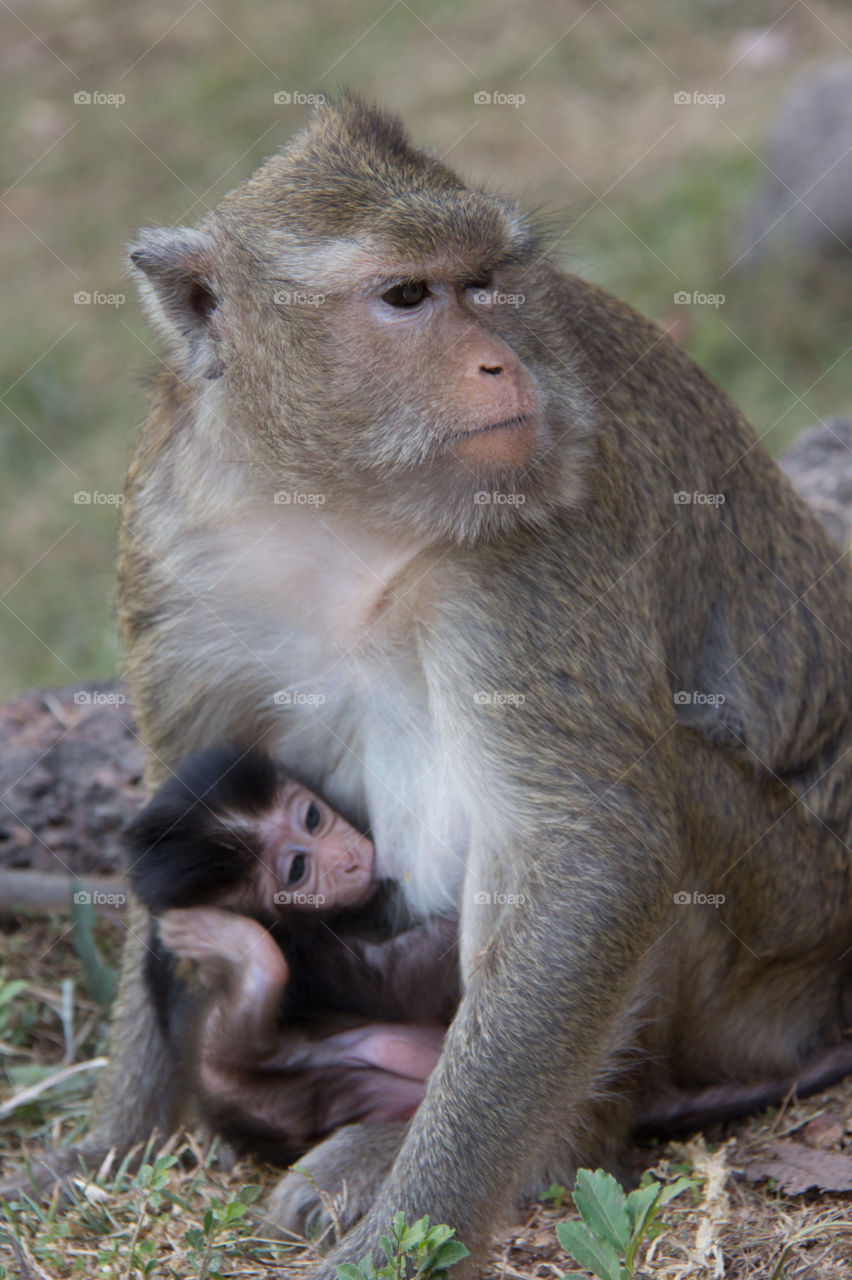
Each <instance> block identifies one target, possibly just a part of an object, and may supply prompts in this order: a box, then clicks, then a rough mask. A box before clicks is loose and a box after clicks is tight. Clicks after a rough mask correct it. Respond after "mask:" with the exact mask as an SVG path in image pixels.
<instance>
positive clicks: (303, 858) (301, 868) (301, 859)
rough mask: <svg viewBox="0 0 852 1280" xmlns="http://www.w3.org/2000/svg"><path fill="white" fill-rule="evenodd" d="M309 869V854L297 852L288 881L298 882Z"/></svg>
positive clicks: (291, 864) (290, 882)
mask: <svg viewBox="0 0 852 1280" xmlns="http://www.w3.org/2000/svg"><path fill="white" fill-rule="evenodd" d="M307 869H308V858H307V854H304V853H297V854H296V856H295V857H294V858H293V861H292V862H291V863H290V870H289V871H288V872H287V883H288V884H298V883H299V881H300V880H304V878H305V872H306V871H307Z"/></svg>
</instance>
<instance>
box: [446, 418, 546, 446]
mask: <svg viewBox="0 0 852 1280" xmlns="http://www.w3.org/2000/svg"><path fill="white" fill-rule="evenodd" d="M534 421H535V415H534V414H532V413H520V414H516V415H515V417H514V418H502V419H501V420H500V422H489V423H488V425H487V426H485V427H474V428H473V429H472V430H471V431H458V432H456V434H455V435H454V436H450V442H451V443H452V442H453V441H456V440H470V439H471V438H472V437H473V436H484V435H487V434H488V432H489V431H520V430H521V428H522V427H526V426H529V424H530V423H531V422H534Z"/></svg>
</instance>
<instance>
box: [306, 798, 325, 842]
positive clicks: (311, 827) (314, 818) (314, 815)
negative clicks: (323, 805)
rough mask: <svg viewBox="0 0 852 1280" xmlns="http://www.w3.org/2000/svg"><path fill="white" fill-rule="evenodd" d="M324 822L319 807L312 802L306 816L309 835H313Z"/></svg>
mask: <svg viewBox="0 0 852 1280" xmlns="http://www.w3.org/2000/svg"><path fill="white" fill-rule="evenodd" d="M321 822H322V814H321V813H320V811H319V808H318V806H317V805H316V804H315V803H314V801H313V800H312V801H311V803H310V804H309V805H308V812H307V813H306V814H305V828H306V830H307V831H308V833H309V835H313V833H314V832H315V831H316V829H317V827H318V826H319V824H320V823H321Z"/></svg>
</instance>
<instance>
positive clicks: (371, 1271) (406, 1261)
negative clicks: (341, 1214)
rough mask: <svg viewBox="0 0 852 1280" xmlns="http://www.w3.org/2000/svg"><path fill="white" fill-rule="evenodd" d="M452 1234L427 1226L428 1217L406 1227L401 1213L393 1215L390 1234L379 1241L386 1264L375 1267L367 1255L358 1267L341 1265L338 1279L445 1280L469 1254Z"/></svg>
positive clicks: (444, 1229) (346, 1264)
mask: <svg viewBox="0 0 852 1280" xmlns="http://www.w3.org/2000/svg"><path fill="white" fill-rule="evenodd" d="M454 1235H455V1232H454V1231H453V1228H452V1227H443V1226H436V1227H430V1226H429V1219H428V1218H421V1219H420V1220H419V1221H418V1222H415V1223H414V1225H413V1226H411V1227H407V1226H406V1225H405V1218H404V1216H403V1214H401V1213H395V1214H394V1218H393V1223H392V1225H391V1234H390V1235H389V1236H382V1238H381V1239H380V1240H379V1248H380V1249H381V1251H382V1253H383V1254H384V1255H385V1258H386V1262H384V1263H383V1264H382V1265H381V1266H379V1267H377V1266H375V1264H374V1263H373V1261H372V1259H371V1258H370V1257H369V1256H367V1257H366V1258H364V1259H363V1261H362V1262H361V1263H360V1264H359V1265H358V1266H355V1264H354V1263H353V1262H344V1263H342V1264H341V1265H340V1266H338V1268H337V1280H405V1277H411V1280H448V1274H447V1273H448V1270H449V1268H450V1267H452V1266H453V1265H454V1264H455V1263H456V1262H461V1260H462V1258H466V1257H467V1256H468V1254H469V1252H470V1251H469V1250H468V1249H466V1248H465V1247H464V1245H463V1244H462V1243H461V1241H460V1240H453V1239H452V1237H453V1236H454Z"/></svg>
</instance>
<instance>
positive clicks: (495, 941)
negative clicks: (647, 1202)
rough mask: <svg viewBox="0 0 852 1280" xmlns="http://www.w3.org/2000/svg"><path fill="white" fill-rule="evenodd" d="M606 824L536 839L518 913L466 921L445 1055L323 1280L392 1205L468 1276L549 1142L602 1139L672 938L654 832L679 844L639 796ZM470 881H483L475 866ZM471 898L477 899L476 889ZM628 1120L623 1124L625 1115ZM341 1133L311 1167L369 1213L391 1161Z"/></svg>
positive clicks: (375, 1230)
mask: <svg viewBox="0 0 852 1280" xmlns="http://www.w3.org/2000/svg"><path fill="white" fill-rule="evenodd" d="M625 793H626V789H622V795H624V794H625ZM610 794H611V793H610ZM606 819H607V820H606V823H605V824H604V823H603V822H601V823H600V828H599V829H598V830H594V829H593V828H594V827H595V826H596V825H597V824H595V823H594V822H593V821H592V820H591V819H589V818H588V817H586V818H585V819H584V824H583V826H584V830H583V832H582V834H583V836H584V837H585V838H584V840H583V843H582V845H578V846H573V845H572V843H569V840H570V837H567V838H566V840H565V843H564V845H563V847H562V848H561V850H558V851H556V852H554V850H553V846H552V841H551V844H550V846H548V844H547V841H546V839H544V838H542V839H540V840H530V842H529V843H530V845H531V846H533V847H536V848H540V849H543V850H545V851H546V852H543V853H542V856H541V859H540V861H539V862H538V864H537V865H536V866H535V867H534V868H532V869H531V870H530V872H529V874H528V877H527V879H525V880H523V881H521V882H520V883H519V884H513V885H512V886H511V888H512V890H513V892H514V894H515V901H516V902H517V903H518V905H517V906H513V907H512V908H510V909H508V910H506V911H505V912H503V913H502V915H501V916H499V917H498V924H497V927H496V928H494V925H493V924H492V925H491V926H490V927H491V928H494V932H493V933H491V934H490V936H489V934H488V931H487V930H488V926H483V925H482V924H481V922H480V923H479V924H478V923H477V922H476V921H471V919H470V914H468V917H467V919H466V920H463V922H462V939H463V953H464V954H467V955H468V956H471V955H475V954H476V953H477V951H478V952H479V953H480V955H479V958H478V959H476V960H474V961H473V963H472V964H470V965H469V969H470V973H469V980H468V985H467V988H466V990H465V993H464V996H463V998H462V1003H461V1006H460V1008H459V1012H458V1014H457V1016H456V1018H455V1020H454V1022H453V1023H452V1025H451V1027H450V1029H449V1032H448V1034H447V1039H446V1045H445V1050H444V1053H443V1055H442V1057H441V1060H440V1062H439V1064H438V1066H437V1068H436V1069H435V1072H434V1073H433V1075H432V1077H431V1079H430V1081H429V1086H428V1090H427V1094H426V1098H425V1100H424V1102H423V1105H422V1106H421V1107H420V1109H419V1110H418V1112H417V1113H416V1115H415V1116H414V1118H413V1120H412V1121H411V1125H410V1127H409V1129H408V1132H407V1134H406V1136H405V1140H404V1142H403V1146H402V1148H401V1150H400V1153H399V1155H398V1156H397V1158H396V1160H395V1162H394V1164H393V1168H392V1170H391V1172H390V1174H389V1176H388V1177H387V1178H386V1179H385V1180H384V1182H383V1183H382V1185H381V1187H380V1190H379V1192H378V1196H377V1198H376V1200H375V1201H374V1203H373V1205H372V1206H371V1208H370V1211H369V1212H368V1214H367V1215H366V1217H365V1218H364V1219H363V1220H362V1221H361V1222H360V1223H358V1225H357V1226H356V1227H355V1228H354V1229H353V1230H352V1231H351V1233H350V1234H349V1235H347V1237H346V1239H345V1240H344V1242H343V1244H342V1246H341V1247H339V1248H338V1249H336V1250H335V1252H334V1254H333V1255H332V1256H331V1257H330V1258H329V1259H328V1260H327V1261H326V1262H325V1263H323V1265H322V1267H321V1268H320V1269H319V1272H318V1274H319V1275H320V1276H321V1277H322V1280H331V1278H332V1277H334V1276H335V1275H336V1266H337V1265H339V1264H340V1263H342V1262H346V1261H357V1260H360V1259H362V1258H363V1257H364V1256H365V1254H368V1253H371V1252H372V1250H373V1249H374V1248H375V1246H376V1244H377V1241H378V1238H379V1236H380V1235H382V1234H383V1233H385V1232H386V1231H387V1228H388V1225H389V1223H390V1220H391V1218H392V1216H393V1214H394V1213H395V1212H396V1211H402V1212H403V1214H404V1215H405V1217H406V1220H407V1221H409V1222H410V1221H414V1220H415V1219H417V1218H420V1217H422V1216H423V1215H424V1214H428V1215H429V1217H430V1219H431V1220H432V1221H433V1222H441V1223H448V1224H450V1225H451V1226H453V1227H455V1228H456V1229H457V1231H458V1235H459V1238H460V1239H461V1240H462V1242H463V1243H464V1244H465V1245H467V1247H468V1248H469V1249H470V1250H471V1254H472V1258H471V1261H470V1263H469V1264H465V1265H464V1266H463V1267H462V1269H461V1270H462V1275H467V1274H471V1273H472V1272H473V1270H474V1268H475V1267H476V1265H477V1264H478V1262H479V1261H481V1259H482V1256H483V1254H484V1252H485V1250H486V1249H487V1246H488V1244H489V1242H490V1238H491V1234H492V1231H493V1228H494V1224H495V1221H496V1219H497V1218H498V1217H499V1216H500V1214H501V1213H503V1212H504V1211H505V1210H507V1209H508V1208H509V1206H510V1205H511V1203H512V1201H513V1200H514V1198H515V1196H516V1195H517V1193H518V1190H519V1188H520V1187H521V1186H522V1185H525V1184H528V1182H529V1179H530V1176H531V1174H532V1172H533V1171H534V1170H541V1169H543V1168H544V1167H545V1164H546V1163H547V1161H548V1159H549V1157H550V1156H551V1154H552V1150H553V1136H554V1135H555V1134H559V1133H564V1134H565V1138H566V1142H565V1147H566V1150H572V1149H573V1150H575V1151H591V1150H594V1149H595V1148H596V1146H597V1145H600V1146H602V1147H603V1146H605V1145H606V1141H605V1134H606V1130H605V1128H604V1119H603V1117H604V1115H605V1114H606V1113H605V1112H602V1111H599V1110H598V1108H597V1103H596V1099H595V1093H596V1088H597V1085H598V1083H599V1082H600V1081H601V1080H603V1079H606V1077H607V1075H608V1074H609V1071H610V1069H611V1067H612V1064H613V1062H614V1061H615V1060H616V1059H617V1057H618V1053H619V1052H620V1051H621V1050H622V1049H623V1048H624V1046H625V1044H626V1043H627V1042H629V1040H630V1038H631V1036H632V1035H633V1033H634V1020H635V1009H636V1007H637V1004H638V1002H639V996H640V993H641V990H642V989H643V985H644V983H645V979H646V971H645V965H646V960H645V957H646V956H647V955H648V954H649V952H650V951H651V949H652V947H653V945H654V942H655V941H656V939H657V937H658V936H662V935H663V934H664V932H665V926H664V924H663V916H664V913H665V910H666V904H667V903H668V902H669V901H671V893H670V889H669V886H668V884H667V873H666V872H665V871H664V864H663V862H662V858H661V857H660V856H659V855H657V854H656V853H655V851H654V849H653V848H651V847H649V846H650V844H651V839H650V837H651V834H652V833H653V835H654V836H655V837H657V838H659V839H660V842H661V844H662V847H664V848H666V849H671V848H675V847H676V844H675V842H674V840H673V839H671V838H670V837H669V833H668V831H667V829H666V824H665V823H664V822H662V821H660V820H659V819H657V821H656V822H653V821H652V820H651V818H650V816H649V815H648V814H647V813H646V812H644V811H643V809H642V804H641V801H640V799H639V797H638V796H637V793H636V792H635V791H634V792H633V793H632V801H631V802H628V805H627V806H626V808H625V811H624V812H622V813H621V814H618V813H617V811H616V810H615V801H613V804H612V809H611V811H610V813H608V814H607V815H606ZM578 826H579V824H578ZM519 861H520V858H518V859H517V860H516V862H519ZM470 876H471V879H472V883H475V884H478V885H481V884H487V883H489V881H488V879H487V878H486V873H485V872H484V871H483V868H482V867H480V866H475V867H472V868H471V872H470ZM474 877H475V878H474ZM492 878H493V877H492ZM466 898H467V899H469V901H470V902H471V903H472V902H473V899H474V895H473V894H472V893H470V894H467V895H466ZM471 910H472V908H471ZM490 919H491V920H492V921H493V919H494V917H493V916H491V917H490ZM466 927H467V928H468V930H469V937H468V939H467V944H466V940H465V928H466ZM483 943H484V944H485V945H480V944H483ZM624 1119H625V1121H626V1122H628V1123H629V1119H630V1115H629V1113H628V1114H627V1115H626V1116H625V1117H624ZM336 1136H337V1139H338V1141H337V1143H336V1145H335V1146H334V1147H331V1146H330V1145H329V1144H327V1143H326V1144H323V1146H322V1147H320V1148H317V1150H316V1151H315V1152H313V1153H312V1157H311V1158H312V1165H311V1170H312V1173H313V1174H314V1176H315V1178H316V1180H317V1183H318V1185H319V1186H320V1187H322V1188H328V1187H329V1186H333V1185H334V1181H333V1180H334V1179H335V1178H336V1179H337V1185H338V1186H339V1185H340V1184H341V1182H342V1181H343V1180H344V1179H345V1181H346V1182H347V1184H348V1186H349V1187H350V1191H351V1188H352V1186H353V1185H354V1187H355V1194H356V1198H357V1199H358V1201H359V1202H362V1203H363V1201H364V1200H367V1199H368V1198H369V1191H368V1189H367V1186H366V1184H370V1185H374V1184H375V1182H376V1181H377V1179H378V1178H379V1177H380V1175H381V1168H382V1164H383V1161H386V1160H387V1158H388V1156H389V1154H390V1152H389V1150H388V1149H387V1148H385V1149H384V1150H382V1151H380V1152H378V1153H376V1152H374V1151H373V1150H371V1147H370V1144H369V1135H367V1134H364V1132H363V1130H361V1131H359V1130H358V1129H353V1130H351V1131H348V1132H347V1133H346V1134H345V1135H342V1134H338V1135H336ZM626 1136H627V1130H626V1131H625V1134H624V1138H625V1139H626ZM344 1143H346V1144H347V1147H348V1150H347V1149H345V1148H344ZM347 1166H348V1167H347ZM341 1170H343V1172H342V1173H341ZM293 1178H294V1175H292V1174H291V1175H290V1176H289V1178H288V1179H287V1180H285V1183H284V1185H283V1187H282V1189H281V1191H280V1193H279V1198H278V1200H277V1205H278V1207H279V1208H280V1209H286V1210H287V1211H290V1210H291V1209H292V1208H293V1207H294V1204H297V1203H300V1205H301V1208H302V1211H304V1205H305V1201H304V1192H301V1193H297V1191H296V1188H295V1185H294V1182H293V1181H292V1179H293ZM288 1182H289V1187H288ZM297 1195H300V1197H301V1198H300V1200H299V1199H297Z"/></svg>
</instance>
